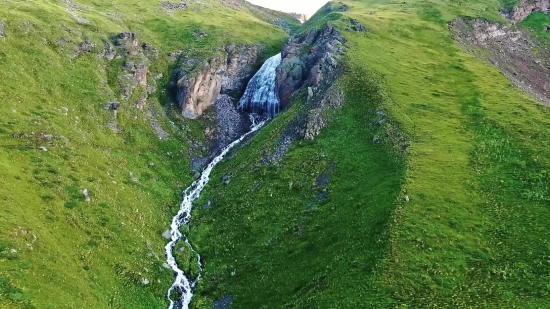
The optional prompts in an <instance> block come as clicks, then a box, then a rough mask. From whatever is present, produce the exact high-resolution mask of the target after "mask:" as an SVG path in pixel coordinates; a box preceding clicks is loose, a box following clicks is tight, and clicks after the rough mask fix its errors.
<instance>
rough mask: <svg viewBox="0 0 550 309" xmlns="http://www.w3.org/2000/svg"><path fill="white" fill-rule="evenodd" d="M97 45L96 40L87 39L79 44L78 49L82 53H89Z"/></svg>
mask: <svg viewBox="0 0 550 309" xmlns="http://www.w3.org/2000/svg"><path fill="white" fill-rule="evenodd" d="M94 47H95V44H94V42H92V41H89V40H86V41H84V42H82V43H80V45H78V50H79V51H80V52H82V53H89V52H91V51H92V49H93V48H94Z"/></svg>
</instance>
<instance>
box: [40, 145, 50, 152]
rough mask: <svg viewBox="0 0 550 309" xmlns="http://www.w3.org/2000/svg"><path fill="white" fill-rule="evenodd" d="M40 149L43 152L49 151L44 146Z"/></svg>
mask: <svg viewBox="0 0 550 309" xmlns="http://www.w3.org/2000/svg"><path fill="white" fill-rule="evenodd" d="M38 149H40V150H42V151H48V149H46V147H44V146H40V147H38Z"/></svg>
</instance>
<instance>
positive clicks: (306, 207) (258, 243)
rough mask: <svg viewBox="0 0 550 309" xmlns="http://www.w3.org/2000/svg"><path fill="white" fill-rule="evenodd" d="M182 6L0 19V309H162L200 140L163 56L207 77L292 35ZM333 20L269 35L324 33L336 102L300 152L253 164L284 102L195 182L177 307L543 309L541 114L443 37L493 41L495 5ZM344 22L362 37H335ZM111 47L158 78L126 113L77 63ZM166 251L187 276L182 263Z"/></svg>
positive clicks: (120, 6)
mask: <svg viewBox="0 0 550 309" xmlns="http://www.w3.org/2000/svg"><path fill="white" fill-rule="evenodd" d="M203 2H208V3H207V5H203V4H199V3H195V4H190V6H189V7H188V8H187V9H185V10H174V11H171V12H166V11H164V9H162V8H161V7H160V6H159V3H157V2H143V1H141V2H129V1H128V2H124V1H123V2H122V3H116V4H113V3H112V2H109V1H103V0H99V1H94V2H91V1H86V3H84V2H83V3H80V4H76V3H74V2H70V1H63V2H59V1H47V0H45V1H39V2H15V1H7V2H5V4H4V6H5V7H6V8H7V9H6V10H3V11H2V12H0V19H1V20H3V21H4V23H5V25H6V33H5V36H6V37H5V39H1V41H0V61H1V63H2V67H1V69H0V80H2V83H1V84H0V97H2V99H3V101H2V102H3V104H2V105H0V166H1V173H2V177H0V209H1V214H0V223H1V224H2V225H1V226H2V229H1V230H0V307H2V308H8V309H15V308H27V309H28V308H162V307H165V306H166V300H165V299H164V293H165V292H166V290H167V288H168V287H169V285H170V284H171V282H172V272H171V271H170V270H167V269H166V268H165V267H164V266H163V263H164V259H163V246H164V243H165V240H164V239H163V238H162V237H161V234H162V232H163V231H164V230H166V229H167V226H168V222H169V221H170V219H171V216H172V215H173V214H174V212H175V211H176V210H177V207H178V204H179V199H180V190H182V189H183V188H185V187H186V186H187V185H189V183H190V182H191V181H192V174H191V173H190V172H189V166H190V162H189V158H188V154H189V149H190V147H191V146H190V145H191V144H196V143H201V142H203V141H204V136H203V133H202V130H203V125H204V124H203V123H201V122H197V121H190V120H185V119H182V118H181V117H179V115H178V114H179V112H178V111H177V110H176V109H175V108H174V107H173V106H172V105H171V102H169V100H168V98H167V94H166V89H167V84H168V83H169V75H170V69H171V66H173V65H174V60H173V59H172V60H171V59H170V57H169V56H168V54H169V53H171V52H175V51H178V50H184V51H185V52H186V53H187V54H189V55H190V56H192V57H196V58H200V59H207V58H208V57H210V56H212V55H213V54H215V53H216V52H217V51H218V49H219V47H220V46H223V45H224V44H229V43H264V44H266V45H267V51H266V53H265V55H263V56H264V57H267V56H269V55H271V54H274V53H275V52H276V51H277V50H278V49H279V48H280V46H281V44H282V42H283V41H284V40H285V39H286V37H287V35H286V34H285V32H284V31H283V30H281V29H280V28H277V27H275V26H273V25H272V24H271V23H277V22H280V21H281V20H286V21H287V22H292V19H291V18H290V17H289V16H287V15H281V14H279V13H277V12H273V11H269V10H261V9H258V8H255V7H253V6H250V5H243V6H241V7H237V6H232V5H234V3H233V4H232V3H231V2H228V4H226V5H228V6H224V5H222V4H220V3H219V2H218V1H204V0H203ZM344 2H345V3H346V4H347V5H348V6H349V8H350V9H349V11H345V12H340V11H338V10H337V8H339V6H340V4H338V3H334V6H335V8H336V11H333V12H329V11H326V10H324V9H322V10H321V11H319V12H318V14H317V15H316V16H314V17H313V18H312V19H311V20H310V21H308V22H307V23H306V24H305V25H303V26H302V27H301V28H299V29H298V25H297V23H295V22H294V23H292V24H291V25H290V28H291V29H292V30H294V31H297V32H301V33H303V32H305V31H307V30H309V29H312V28H313V27H317V28H319V27H323V26H324V25H325V24H326V23H330V24H332V25H334V26H335V27H336V28H337V29H339V30H340V32H341V33H342V34H343V35H344V36H345V38H346V40H347V47H348V48H347V53H346V55H345V56H344V57H343V58H342V59H341V60H340V61H342V63H344V64H345V66H344V69H343V73H342V76H341V77H340V78H339V79H338V80H337V82H336V83H335V84H334V85H333V87H338V88H340V89H342V90H343V92H344V94H345V103H344V105H343V106H342V108H340V109H336V110H331V111H330V112H328V114H327V115H326V116H327V121H328V123H329V125H328V126H327V127H326V128H325V129H324V130H323V131H322V133H321V134H320V135H319V136H318V137H317V138H316V139H315V140H314V141H309V140H308V141H306V140H297V141H295V142H294V143H293V145H292V146H291V148H290V151H289V152H288V154H287V155H286V156H285V157H284V158H283V159H282V160H281V161H277V162H273V163H266V160H265V158H266V157H267V156H270V155H271V154H272V153H273V152H274V151H275V149H276V148H277V146H278V142H279V139H280V137H281V135H282V133H283V132H284V130H286V129H287V127H288V125H289V123H292V122H293V120H294V119H296V117H300V115H302V112H303V110H304V108H305V101H306V99H305V96H306V94H305V93H304V92H305V91H302V92H301V93H299V94H298V95H297V96H296V97H295V98H294V102H293V104H292V105H291V107H290V108H289V109H288V110H287V111H285V112H284V113H282V114H281V115H279V116H278V117H277V118H276V119H274V120H272V121H271V122H270V123H268V124H267V125H266V127H265V128H264V129H262V131H260V132H259V133H258V135H257V136H256V137H255V138H253V139H252V140H250V141H249V142H248V143H246V144H245V145H244V146H243V147H242V148H241V149H239V150H236V151H234V152H233V153H232V155H230V156H229V157H230V158H228V159H227V160H226V161H224V162H222V163H221V164H220V165H219V166H218V167H217V168H216V169H215V171H214V172H213V175H212V177H211V178H212V180H211V182H210V183H209V184H208V186H207V188H206V190H205V192H204V194H203V196H202V197H201V199H200V200H198V201H197V203H196V205H195V206H196V207H195V212H194V214H193V219H192V222H191V225H190V237H191V241H192V242H193V245H194V246H195V248H196V249H197V250H198V252H200V253H201V256H202V257H203V259H204V261H205V272H204V278H203V280H202V281H200V284H199V286H198V291H197V294H196V296H195V298H194V302H193V305H192V306H193V307H194V308H211V306H212V303H213V301H215V300H217V299H219V298H222V297H224V296H226V295H233V296H234V299H233V301H234V303H233V307H234V308H287V307H290V308H319V307H323V308H388V309H398V308H399V309H404V308H548V307H550V285H549V284H548V282H549V280H550V259H549V257H550V227H549V226H548V219H549V218H550V209H549V208H548V205H549V202H550V172H549V171H550V145H549V141H550V139H549V136H550V115H549V114H550V111H549V110H548V107H546V106H543V105H541V104H539V103H537V102H535V101H534V100H533V99H532V98H531V97H529V96H528V95H527V94H525V93H522V92H521V91H520V90H518V89H517V88H515V87H514V86H512V85H511V84H510V81H508V80H507V79H506V78H505V77H504V75H502V74H501V73H500V72H499V71H498V70H497V69H496V68H494V67H492V66H490V65H488V64H486V63H485V62H483V61H482V60H480V59H476V58H475V57H474V56H472V55H470V54H468V53H466V52H465V51H463V50H462V49H460V47H459V46H458V45H457V44H456V43H455V42H454V41H453V40H452V39H451V37H450V35H449V32H448V28H447V23H448V22H449V21H451V20H453V19H454V18H456V17H458V16H468V17H472V18H475V17H482V18H485V19H488V20H490V21H498V22H505V21H504V20H503V18H502V16H501V15H500V14H499V9H500V8H502V7H505V8H507V7H508V6H510V5H512V2H502V1H497V0H489V1H487V0H484V1H481V0H474V1H439V0H437V1H436V0H433V1H427V0H413V1H407V2H402V1H399V2H395V1H386V0H364V1H344ZM350 19H356V20H358V21H359V22H360V23H362V24H363V25H364V26H365V27H366V28H367V32H365V33H358V32H354V31H350V27H349V25H350ZM77 21H78V22H77ZM548 25H550V22H549V21H548V17H547V16H546V15H544V14H541V13H535V14H533V15H532V16H530V17H529V18H528V19H526V20H525V21H523V22H522V23H521V25H520V26H521V27H525V28H527V29H530V30H532V32H533V34H534V35H536V36H538V37H539V38H540V39H541V40H542V41H543V42H547V40H548V35H547V34H546V32H545V31H544V30H545V27H546V26H548ZM127 31H131V32H135V33H137V35H138V37H139V40H140V42H142V43H144V42H145V43H147V44H150V45H151V46H152V47H154V48H156V49H157V52H158V56H157V57H152V58H151V59H153V63H151V66H150V67H149V76H148V80H154V77H155V76H158V74H159V73H163V76H164V77H162V78H159V79H158V80H157V82H156V88H157V89H156V92H154V93H151V94H149V95H148V98H147V108H146V110H144V111H140V110H138V109H136V108H135V104H136V101H137V100H138V98H139V97H140V96H141V95H143V94H145V93H146V91H147V89H145V87H143V86H139V87H137V88H136V89H135V90H134V91H133V92H132V94H131V96H129V98H123V97H122V94H123V89H122V88H121V86H124V85H121V81H120V79H119V76H120V74H121V72H123V70H124V69H123V65H124V64H125V62H126V60H125V59H115V60H113V61H111V62H107V61H106V60H105V59H104V58H103V57H99V56H98V54H100V53H102V52H103V46H104V45H103V40H111V39H112V38H113V37H115V36H116V35H117V34H118V33H120V32H127ZM82 42H93V43H94V44H93V47H92V48H91V49H90V51H89V52H87V53H83V52H80V51H79V46H80V44H81V43H82ZM306 51H307V49H306V48H305V47H304V48H303V50H301V52H306ZM111 100H116V101H120V103H121V108H120V110H119V112H118V115H116V116H115V115H113V113H112V112H111V111H109V110H108V109H106V108H105V105H106V104H108V103H109V102H110V101H111ZM148 114H150V115H148ZM115 117H116V118H115ZM151 117H153V118H154V120H155V121H156V122H157V123H158V125H159V126H161V127H162V128H163V129H164V130H165V131H167V133H168V134H169V137H168V138H166V139H159V138H157V136H156V135H155V131H154V129H153V128H152V126H151V121H152V120H151V119H152V118H151ZM115 120H116V128H117V129H120V128H122V131H120V132H119V133H114V132H113V130H111V129H110V128H109V125H111V127H112V125H113V123H115V122H114V121H115ZM172 121H173V124H172ZM14 131H16V132H17V136H19V133H21V132H24V133H25V136H21V137H17V138H14V137H12V132H14ZM41 133H42V134H41ZM50 134H51V135H50ZM178 249H179V248H178ZM177 251H178V253H177V254H176V258H177V259H178V261H179V262H180V264H181V267H182V268H183V269H185V270H187V271H189V272H191V273H193V274H196V272H197V271H198V270H197V265H196V264H195V263H194V259H195V258H196V256H195V255H194V254H190V252H189V250H183V251H181V252H180V251H179V250H177ZM52 295H54V296H55V297H52Z"/></svg>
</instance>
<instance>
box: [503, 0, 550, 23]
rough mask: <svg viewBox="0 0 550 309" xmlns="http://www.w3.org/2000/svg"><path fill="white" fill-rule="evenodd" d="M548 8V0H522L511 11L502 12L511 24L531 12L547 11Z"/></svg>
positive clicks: (549, 4)
mask: <svg viewBox="0 0 550 309" xmlns="http://www.w3.org/2000/svg"><path fill="white" fill-rule="evenodd" d="M549 9H550V1H548V0H522V1H521V2H520V3H519V4H518V5H517V6H516V7H514V9H513V10H512V11H511V12H508V13H503V15H504V17H506V18H508V19H510V20H511V21H512V23H513V24H517V23H519V22H520V21H522V20H524V19H525V18H526V17H527V16H529V14H531V13H533V12H537V11H541V12H543V13H548V11H549Z"/></svg>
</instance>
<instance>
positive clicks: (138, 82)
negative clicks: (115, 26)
mask: <svg viewBox="0 0 550 309" xmlns="http://www.w3.org/2000/svg"><path fill="white" fill-rule="evenodd" d="M114 42H115V47H116V49H115V48H113V46H112V45H111V44H110V43H109V42H107V41H104V42H103V43H104V45H105V51H104V56H105V58H106V59H107V60H112V59H114V58H115V56H116V55H117V54H118V55H119V57H122V58H123V59H124V66H123V70H122V72H121V73H120V74H119V76H118V81H119V85H120V97H121V99H128V98H130V97H131V96H132V93H133V91H134V90H135V89H136V88H138V87H140V86H141V87H143V89H148V88H150V87H148V84H147V73H148V71H149V66H150V65H151V60H152V59H154V58H156V57H157V56H158V51H157V50H156V49H154V48H152V47H151V46H150V45H149V44H147V43H140V41H139V39H138V37H137V34H135V33H133V32H123V33H120V34H118V35H117V36H116V37H115V39H114ZM117 50H118V53H117ZM144 105H145V103H144V99H143V95H142V96H140V99H139V102H137V104H136V106H138V107H139V108H140V109H142V108H143V107H144Z"/></svg>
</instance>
